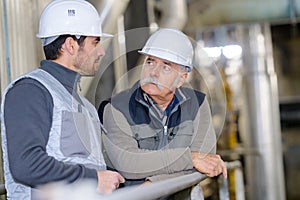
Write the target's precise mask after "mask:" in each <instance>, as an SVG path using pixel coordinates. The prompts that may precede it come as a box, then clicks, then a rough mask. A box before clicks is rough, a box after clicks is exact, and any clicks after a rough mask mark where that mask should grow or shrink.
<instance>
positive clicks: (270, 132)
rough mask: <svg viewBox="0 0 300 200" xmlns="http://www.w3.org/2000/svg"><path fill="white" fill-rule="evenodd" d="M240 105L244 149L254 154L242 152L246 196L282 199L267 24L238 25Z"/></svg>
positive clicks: (274, 84) (275, 91)
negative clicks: (241, 63)
mask: <svg viewBox="0 0 300 200" xmlns="http://www.w3.org/2000/svg"><path fill="white" fill-rule="evenodd" d="M242 32H243V37H242V41H241V43H242V47H243V54H244V56H243V64H244V67H243V74H242V76H243V89H242V91H243V94H242V99H243V106H242V109H241V119H242V122H243V123H242V124H243V126H241V133H242V135H243V136H244V138H243V140H244V141H243V142H244V144H245V147H246V149H248V148H249V149H257V151H258V153H259V154H258V155H251V154H250V155H249V154H246V155H245V166H246V177H247V183H248V184H249V185H248V189H249V190H248V191H247V194H248V198H249V199H257V200H260V199H261V200H276V199H278V200H284V199H285V188H284V175H283V160H282V149H281V135H280V120H279V102H278V88H277V77H276V74H275V71H274V63H273V53H272V42H271V33H270V25H269V24H267V23H266V24H251V25H247V26H243V27H242Z"/></svg>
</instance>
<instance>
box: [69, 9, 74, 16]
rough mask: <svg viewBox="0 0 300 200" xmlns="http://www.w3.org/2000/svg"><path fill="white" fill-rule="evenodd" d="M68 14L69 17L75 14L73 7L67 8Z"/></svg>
mask: <svg viewBox="0 0 300 200" xmlns="http://www.w3.org/2000/svg"><path fill="white" fill-rule="evenodd" d="M68 16H69V17H74V16H75V10H74V9H72V10H68Z"/></svg>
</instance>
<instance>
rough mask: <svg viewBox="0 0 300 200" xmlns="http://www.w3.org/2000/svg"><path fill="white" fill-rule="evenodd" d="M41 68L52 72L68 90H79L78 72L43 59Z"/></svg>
mask: <svg viewBox="0 0 300 200" xmlns="http://www.w3.org/2000/svg"><path fill="white" fill-rule="evenodd" d="M40 68H41V69H42V70H45V71H46V72H48V73H50V74H51V75H52V76H53V77H55V78H56V79H57V80H58V81H59V82H60V83H61V84H63V85H64V86H65V87H66V88H67V89H68V90H75V89H76V90H77V85H78V83H79V81H80V75H79V74H78V73H77V72H75V71H72V70H70V69H68V68H66V67H64V66H62V65H60V64H58V63H56V62H53V61H50V60H42V61H41V67H40Z"/></svg>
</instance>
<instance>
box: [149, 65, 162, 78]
mask: <svg viewBox="0 0 300 200" xmlns="http://www.w3.org/2000/svg"><path fill="white" fill-rule="evenodd" d="M159 73H160V65H159V64H156V65H155V66H154V67H153V68H151V69H150V76H152V77H158V76H159Z"/></svg>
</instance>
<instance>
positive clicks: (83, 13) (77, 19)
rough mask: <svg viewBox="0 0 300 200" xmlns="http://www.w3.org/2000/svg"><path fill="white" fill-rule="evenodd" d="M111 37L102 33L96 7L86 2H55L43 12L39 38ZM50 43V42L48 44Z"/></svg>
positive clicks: (83, 0) (67, 0) (63, 0)
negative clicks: (71, 36) (65, 36)
mask: <svg viewBox="0 0 300 200" xmlns="http://www.w3.org/2000/svg"><path fill="white" fill-rule="evenodd" d="M66 34H70V35H76V36H98V37H100V36H101V37H111V36H112V35H110V34H105V33H102V29H101V21H100V17H99V14H98V12H97V10H96V9H95V7H94V6H93V5H92V4H90V3H89V2H87V1H85V0H53V1H52V2H51V3H49V4H48V5H47V6H46V8H45V9H44V10H43V12H42V14H41V18H40V26H39V33H38V34H37V35H36V36H37V37H38V38H43V39H45V38H50V40H52V41H53V40H54V39H55V38H57V37H58V36H60V35H66ZM48 43H50V42H48Z"/></svg>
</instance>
